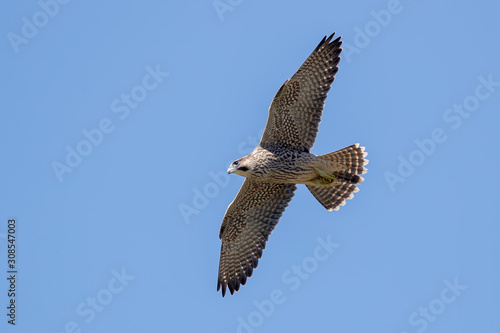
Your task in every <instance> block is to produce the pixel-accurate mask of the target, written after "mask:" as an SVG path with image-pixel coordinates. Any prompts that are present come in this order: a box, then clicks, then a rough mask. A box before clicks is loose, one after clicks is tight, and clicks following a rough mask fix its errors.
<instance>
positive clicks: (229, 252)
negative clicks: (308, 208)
mask: <svg viewBox="0 0 500 333" xmlns="http://www.w3.org/2000/svg"><path fill="white" fill-rule="evenodd" d="M296 188H297V187H296V186H295V185H294V184H273V183H263V182H256V181H252V180H249V179H246V180H245V182H244V183H243V185H242V186H241V189H240V191H239V192H238V194H237V195H236V198H235V199H234V200H233V202H232V203H231V204H230V205H229V207H228V208H227V211H226V214H225V215H224V219H223V220H222V225H221V230H220V233H219V237H220V238H221V240H222V246H221V254H220V263H219V277H218V280H217V291H219V289H220V288H221V287H222V296H223V297H224V295H225V294H226V287H227V288H229V291H230V292H231V294H233V293H234V291H238V290H239V288H240V285H244V284H245V283H246V280H247V278H248V277H251V276H252V272H253V270H254V269H255V268H257V264H258V260H259V259H260V258H261V257H262V251H263V250H264V248H265V247H266V241H267V240H268V238H269V235H270V234H271V233H272V231H273V230H274V228H275V227H276V225H277V224H278V222H279V219H280V218H281V215H282V214H283V212H284V211H285V208H286V207H287V206H288V203H289V202H290V200H292V197H293V195H294V191H295V189H296Z"/></svg>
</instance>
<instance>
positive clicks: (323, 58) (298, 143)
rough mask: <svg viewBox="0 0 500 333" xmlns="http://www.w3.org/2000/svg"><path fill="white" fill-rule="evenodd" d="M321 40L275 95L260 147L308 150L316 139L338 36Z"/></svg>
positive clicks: (334, 68)
mask: <svg viewBox="0 0 500 333" xmlns="http://www.w3.org/2000/svg"><path fill="white" fill-rule="evenodd" d="M334 35H335V33H333V34H332V35H331V36H330V37H328V38H326V36H325V37H324V38H323V40H322V41H321V42H320V43H319V45H318V46H317V47H316V49H315V50H314V51H313V52H312V53H311V55H310V56H309V57H308V58H307V59H306V61H305V62H304V63H303V64H302V66H300V68H299V70H298V71H297V72H296V73H295V74H294V75H293V76H292V78H291V79H289V80H287V81H286V82H285V83H283V85H282V86H281V88H280V89H279V90H278V92H277V93H276V96H275V97H274V99H273V101H272V103H271V106H270V107H269V117H268V119H267V124H266V128H265V130H264V134H263V135H262V139H261V142H260V145H261V146H263V147H264V148H265V147H266V146H271V145H284V146H289V147H292V148H295V149H299V150H303V151H307V152H308V151H309V150H310V149H311V148H312V146H313V144H314V140H315V139H316V134H317V133H318V125H319V123H320V121H321V115H322V113H323V106H324V105H325V99H326V97H327V93H328V91H329V90H330V86H331V84H332V82H333V80H334V79H335V77H334V75H335V73H337V70H338V67H337V65H338V63H339V61H340V56H339V55H340V52H341V51H342V49H341V48H340V46H341V45H342V42H341V41H340V38H341V37H338V38H337V39H335V40H334V41H331V40H332V38H333V36H334Z"/></svg>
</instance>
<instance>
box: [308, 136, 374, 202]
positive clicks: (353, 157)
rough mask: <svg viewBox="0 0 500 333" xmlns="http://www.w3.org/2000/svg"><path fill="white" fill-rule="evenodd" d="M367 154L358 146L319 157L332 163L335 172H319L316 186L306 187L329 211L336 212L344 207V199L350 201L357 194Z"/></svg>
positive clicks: (365, 170)
mask: <svg viewBox="0 0 500 333" xmlns="http://www.w3.org/2000/svg"><path fill="white" fill-rule="evenodd" d="M366 155H367V153H366V152H365V147H360V146H359V144H354V145H352V146H349V147H346V148H343V149H340V150H337V151H335V152H333V153H329V154H325V155H321V156H319V158H322V159H324V160H328V161H331V162H334V165H335V169H337V170H335V171H333V172H328V171H326V170H317V171H319V172H318V173H319V177H318V179H317V181H316V182H315V183H316V184H318V185H307V188H308V189H309V191H311V193H312V195H313V196H314V197H315V198H316V199H317V200H318V201H319V202H320V203H321V204H322V205H323V206H324V207H325V208H326V209H327V210H329V211H332V210H338V209H339V208H340V206H343V205H345V200H346V199H352V198H353V196H354V193H356V192H358V191H359V189H358V188H357V186H356V185H357V184H361V183H362V182H363V180H364V179H363V177H361V176H359V175H361V174H365V173H366V172H367V169H366V168H365V167H364V166H365V165H367V164H368V160H367V159H365V157H366Z"/></svg>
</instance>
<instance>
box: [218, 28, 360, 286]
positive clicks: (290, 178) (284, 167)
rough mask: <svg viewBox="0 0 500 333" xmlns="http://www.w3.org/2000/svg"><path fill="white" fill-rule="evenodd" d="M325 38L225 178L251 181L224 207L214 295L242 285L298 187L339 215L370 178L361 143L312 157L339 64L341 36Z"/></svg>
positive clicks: (275, 101)
mask: <svg viewBox="0 0 500 333" xmlns="http://www.w3.org/2000/svg"><path fill="white" fill-rule="evenodd" d="M333 35H334V34H332V35H331V36H330V37H328V38H326V37H325V38H323V40H322V41H321V42H320V43H319V45H318V46H317V47H316V49H315V50H314V51H313V52H312V54H311V55H310V56H309V57H308V58H307V60H306V61H305V62H304V63H303V64H302V66H301V67H300V68H299V70H298V71H297V72H296V73H295V74H294V75H293V76H292V78H291V79H289V80H287V81H286V82H285V83H283V85H282V86H281V87H280V88H279V90H278V92H277V93H276V96H275V97H274V99H273V101H272V103H271V106H270V107H269V117H268V119H267V124H266V128H265V130H264V134H263V135H262V139H261V141H260V143H259V145H258V146H257V147H256V148H255V149H254V150H253V151H252V152H251V153H250V154H248V155H247V156H244V157H242V158H240V159H238V160H236V161H234V162H233V163H232V164H231V166H230V168H229V170H228V173H235V174H238V175H241V176H244V177H246V179H245V181H244V183H243V185H242V187H241V189H240V191H239V192H238V194H237V195H236V198H235V199H234V200H233V202H232V203H231V204H230V205H229V207H228V208H227V211H226V214H225V216H224V219H223V221H222V225H221V228H220V233H219V237H220V239H221V240H222V247H221V256H220V264H219V277H218V280H217V291H218V290H219V289H220V288H222V296H224V295H225V293H226V288H229V291H230V292H231V294H233V293H234V291H238V290H239V288H240V285H244V284H245V283H246V280H247V278H248V277H250V276H251V275H252V272H253V270H254V269H255V268H257V264H258V260H259V259H260V258H261V257H262V251H263V250H264V248H265V246H266V242H267V240H268V237H269V235H270V234H271V233H272V231H273V230H274V228H275V227H276V224H277V223H278V221H279V219H280V218H281V215H282V214H283V212H284V211H285V208H286V207H287V206H288V204H289V202H290V200H291V199H292V197H293V195H294V191H295V189H296V188H297V187H296V185H295V184H305V185H306V186H307V188H308V189H309V190H310V191H311V193H312V194H313V195H314V197H315V198H316V199H317V200H318V201H319V202H320V203H321V204H322V205H323V206H324V207H325V208H326V209H328V210H338V208H339V207H340V206H343V205H344V204H345V199H351V198H352V197H353V193H355V192H357V191H358V188H357V187H356V184H360V183H362V182H363V178H362V177H361V176H359V175H360V174H363V173H365V172H366V169H365V168H364V165H366V164H367V163H368V160H366V159H365V156H366V153H365V152H364V147H359V145H358V144H355V145H352V146H349V147H346V148H344V149H341V150H338V151H336V152H333V153H329V154H325V155H321V156H316V155H314V154H311V153H310V149H311V148H312V146H313V144H314V141H315V139H316V134H317V133H318V125H319V123H320V121H321V115H322V113H323V107H324V103H325V99H326V97H327V93H328V91H329V90H330V86H331V84H332V82H333V80H334V75H335V73H337V70H338V67H337V65H338V63H339V61H340V56H339V55H340V52H341V51H342V49H341V48H340V46H341V44H342V42H341V41H340V37H339V38H337V39H335V40H333V41H332V39H333Z"/></svg>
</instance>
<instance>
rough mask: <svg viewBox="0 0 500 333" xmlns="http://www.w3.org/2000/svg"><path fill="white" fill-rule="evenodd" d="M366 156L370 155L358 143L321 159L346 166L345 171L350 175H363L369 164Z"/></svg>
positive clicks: (322, 156)
mask: <svg viewBox="0 0 500 333" xmlns="http://www.w3.org/2000/svg"><path fill="white" fill-rule="evenodd" d="M366 155H368V153H366V152H365V147H360V146H359V143H356V144H354V145H351V146H349V147H345V148H343V149H340V150H337V151H334V152H333V153H329V154H325V155H321V156H319V157H320V158H322V159H324V160H328V161H332V162H335V163H337V164H340V165H342V166H345V167H346V168H345V170H344V171H346V172H348V173H351V174H355V175H362V174H365V173H366V171H367V169H366V168H364V166H365V165H367V164H368V162H369V161H368V160H367V159H366V158H365V157H366Z"/></svg>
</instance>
